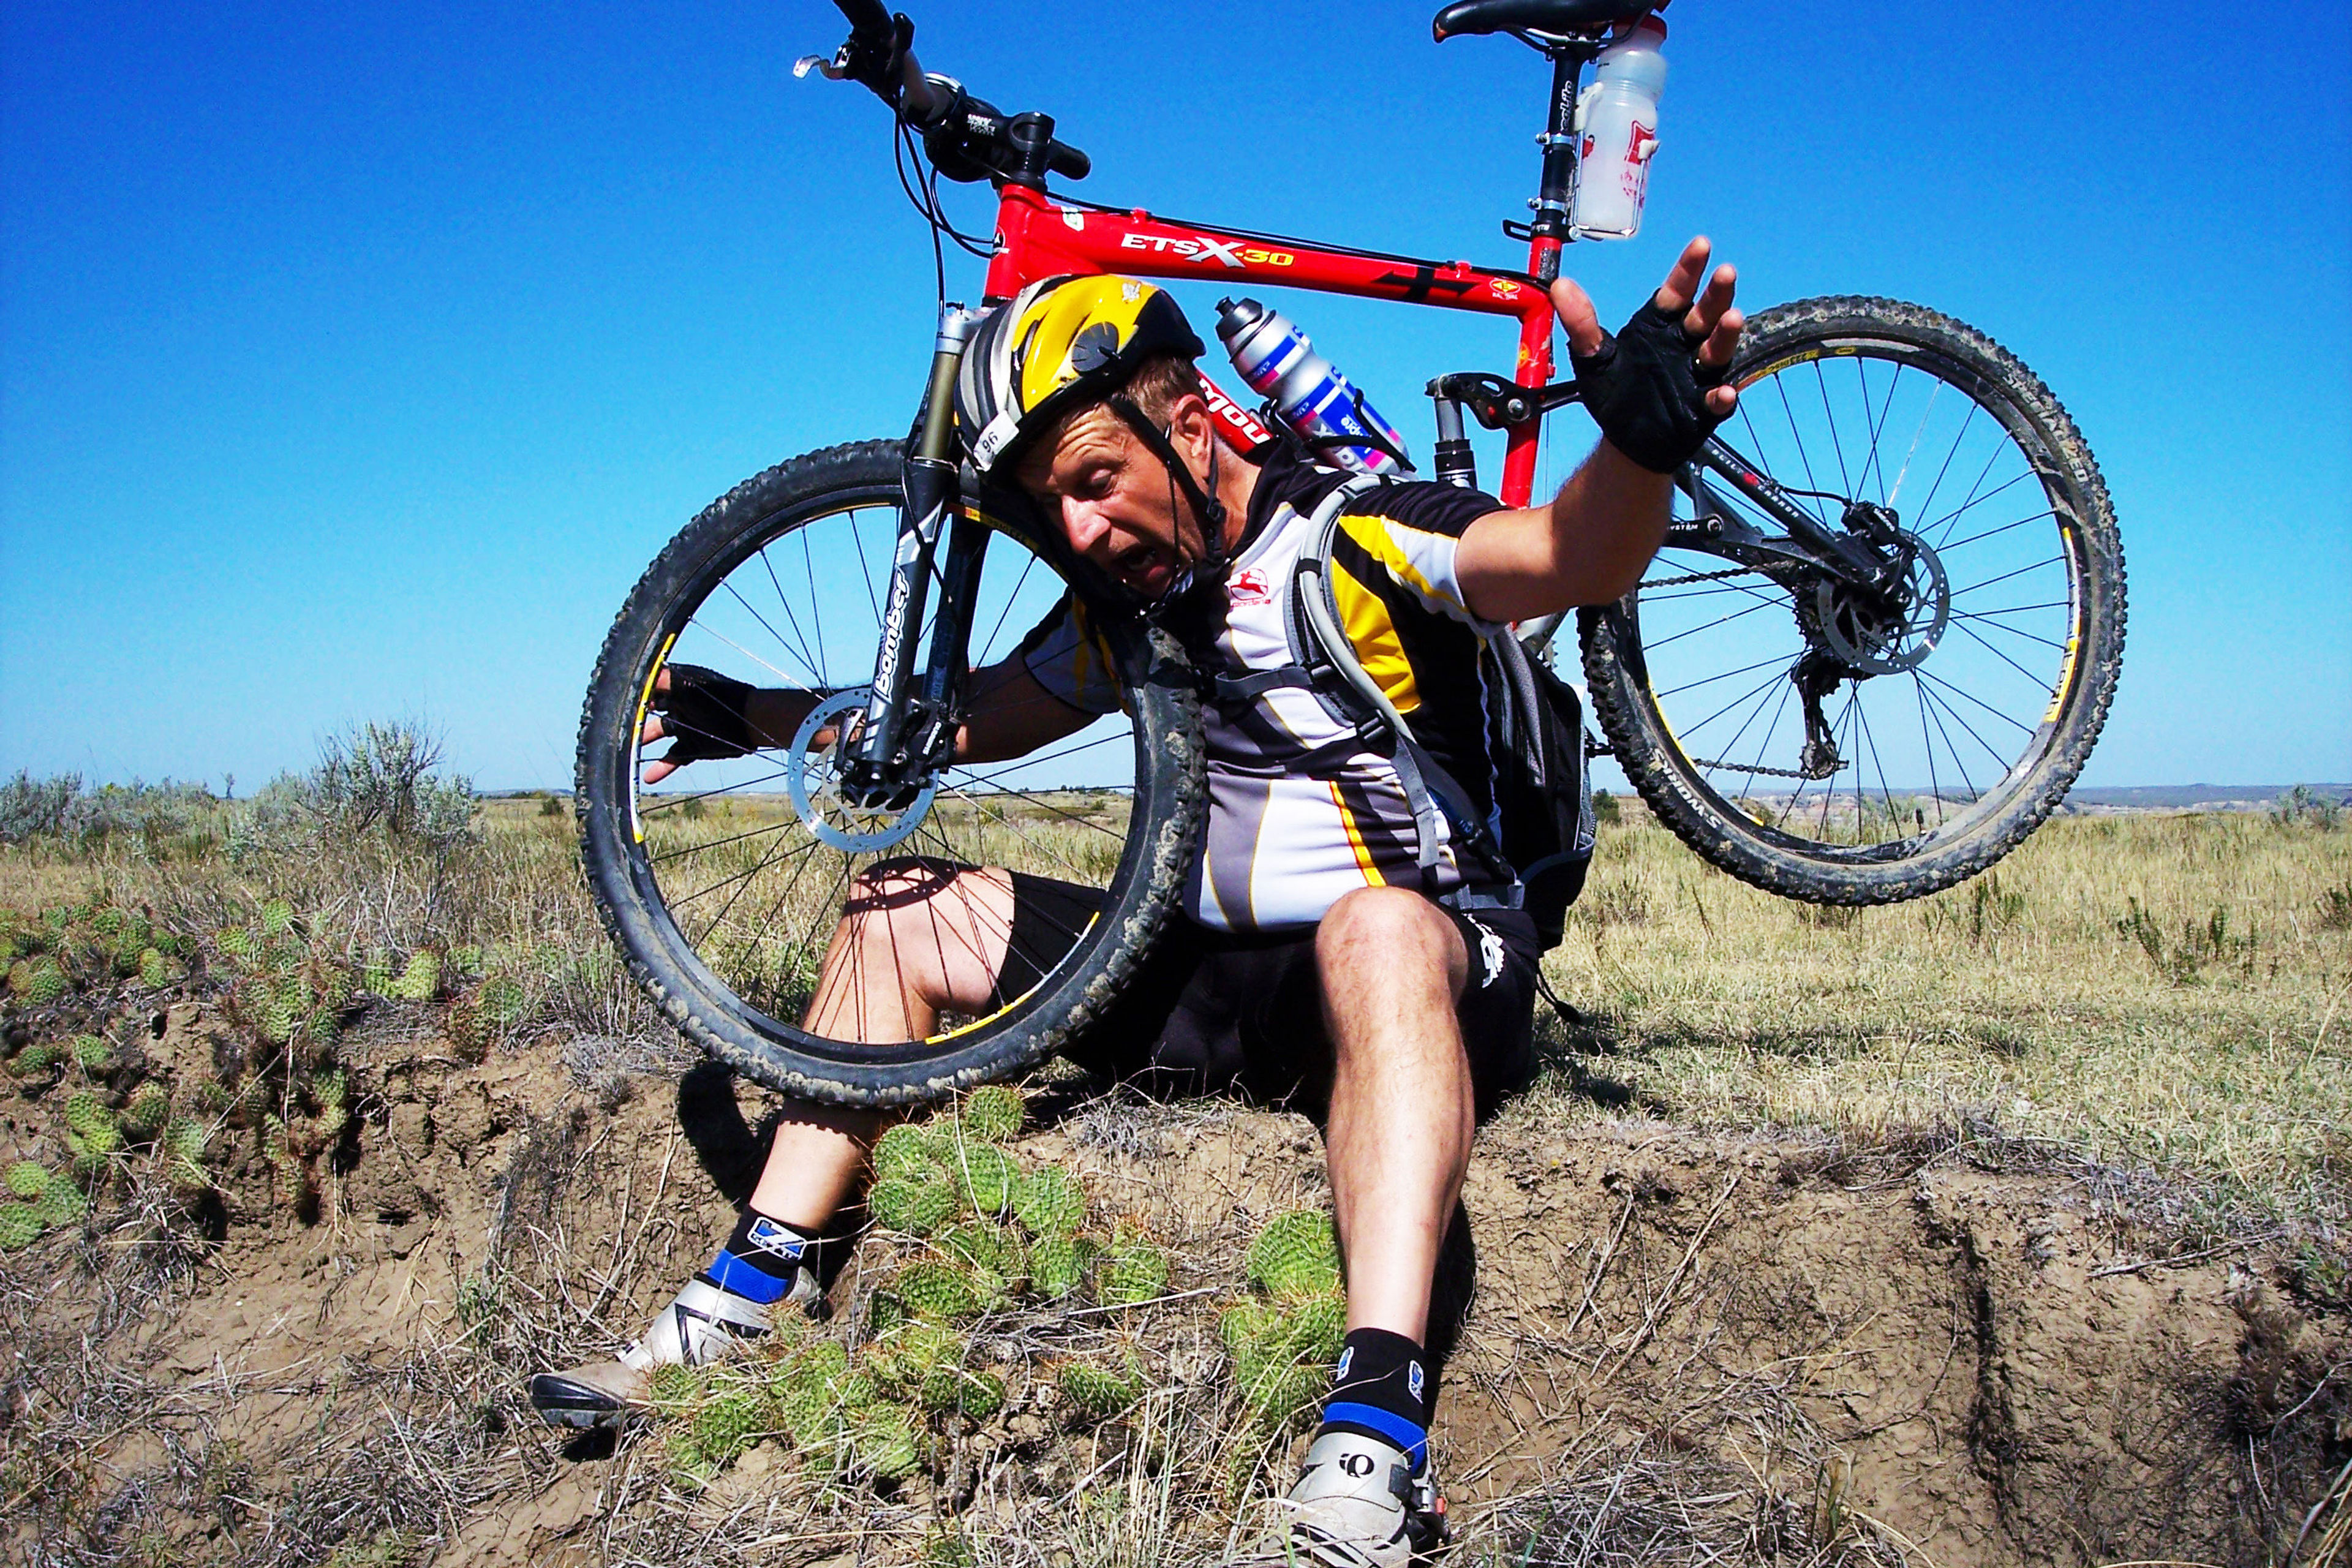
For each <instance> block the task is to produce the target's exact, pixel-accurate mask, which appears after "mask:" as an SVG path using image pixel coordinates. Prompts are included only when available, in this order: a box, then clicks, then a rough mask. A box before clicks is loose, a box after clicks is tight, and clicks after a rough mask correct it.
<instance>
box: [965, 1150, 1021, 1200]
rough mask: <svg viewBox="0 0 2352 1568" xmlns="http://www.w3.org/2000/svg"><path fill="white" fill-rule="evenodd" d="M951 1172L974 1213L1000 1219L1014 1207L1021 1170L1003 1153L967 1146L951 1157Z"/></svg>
mask: <svg viewBox="0 0 2352 1568" xmlns="http://www.w3.org/2000/svg"><path fill="white" fill-rule="evenodd" d="M949 1169H950V1173H951V1174H953V1175H954V1176H955V1177H956V1178H957V1180H958V1183H959V1184H960V1185H961V1191H962V1196H963V1199H964V1201H965V1202H966V1203H968V1204H970V1205H971V1207H972V1210H973V1211H974V1212H975V1213H978V1214H984V1215H998V1214H1003V1212H1004V1211H1005V1210H1006V1209H1008V1208H1010V1207H1012V1206H1013V1183H1014V1182H1015V1181H1016V1180H1018V1179H1019V1175H1020V1170H1019V1167H1017V1166H1015V1165H1014V1164H1013V1157H1012V1156H1011V1155H1009V1154H1007V1153H1005V1152H1004V1151H1003V1150H1002V1149H997V1148H992V1147H991V1146H990V1145H988V1144H986V1143H973V1142H966V1143H965V1144H964V1145H963V1147H962V1148H961V1149H959V1150H957V1151H956V1152H955V1153H954V1154H953V1155H952V1156H950V1161H949Z"/></svg>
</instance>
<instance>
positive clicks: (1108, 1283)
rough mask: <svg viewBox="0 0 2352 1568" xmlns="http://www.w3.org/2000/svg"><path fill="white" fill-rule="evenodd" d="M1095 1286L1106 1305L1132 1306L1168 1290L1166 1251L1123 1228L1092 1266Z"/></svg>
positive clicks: (1161, 1294)
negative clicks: (1093, 1267)
mask: <svg viewBox="0 0 2352 1568" xmlns="http://www.w3.org/2000/svg"><path fill="white" fill-rule="evenodd" d="M1095 1290H1096V1293H1097V1295H1099V1296H1100V1297H1101V1298H1102V1300H1103V1304H1104V1305H1105V1306H1107V1307H1132V1306H1135V1305H1137V1304H1139V1303H1140V1302H1144V1301H1150V1300H1154V1299H1156V1298H1158V1297H1160V1296H1164V1295H1166V1294H1167V1292H1168V1255H1167V1254H1166V1253H1164V1252H1162V1251H1160V1248H1159V1247H1156V1246H1154V1245H1153V1244H1152V1243H1151V1242H1150V1240H1149V1239H1147V1238H1145V1237H1141V1236H1138V1235H1136V1234H1134V1233H1132V1232H1129V1231H1127V1230H1124V1229H1122V1230H1121V1231H1120V1232H1119V1234H1118V1235H1117V1236H1115V1237H1112V1238H1111V1244H1110V1246H1109V1247H1107V1248H1105V1249H1104V1251H1103V1255H1102V1258H1101V1261H1100V1262H1099V1263H1097V1266H1096V1268H1095Z"/></svg>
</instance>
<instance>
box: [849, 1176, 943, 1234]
mask: <svg viewBox="0 0 2352 1568" xmlns="http://www.w3.org/2000/svg"><path fill="white" fill-rule="evenodd" d="M933 1169H934V1171H935V1172H936V1167H934V1168H933ZM961 1206H962V1205H961V1201H960V1200H959V1199H958V1198H957V1196H956V1192H955V1189H954V1188H953V1187H950V1186H949V1185H948V1184H947V1180H946V1178H945V1177H944V1176H941V1175H939V1174H937V1173H934V1174H933V1175H932V1176H931V1177H930V1178H929V1179H928V1180H924V1181H909V1180H907V1179H905V1178H902V1177H898V1176H887V1177H885V1178H883V1179H882V1180H881V1181H878V1182H877V1183H875V1184H874V1186H873V1189H872V1190H871V1191H870V1192H868V1193H867V1194H866V1207H867V1209H868V1210H869V1211H870V1212H871V1213H872V1214H873V1215H874V1218H875V1221H876V1223H877V1224H878V1225H881V1226H884V1227H885V1228H886V1229H889V1230H896V1231H903V1232H905V1233H906V1234H907V1235H908V1236H929V1235H930V1234H932V1233H933V1232H934V1231H936V1230H938V1229H939V1228H940V1226H943V1225H945V1224H946V1223H947V1222H948V1221H950V1220H951V1219H953V1218H954V1217H955V1216H956V1214H957V1212H958V1210H959V1209H961Z"/></svg>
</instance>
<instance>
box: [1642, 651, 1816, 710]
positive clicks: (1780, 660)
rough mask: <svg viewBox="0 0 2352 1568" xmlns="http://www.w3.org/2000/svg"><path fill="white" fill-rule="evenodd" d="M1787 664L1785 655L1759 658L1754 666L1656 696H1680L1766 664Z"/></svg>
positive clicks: (1745, 666) (1726, 671)
mask: <svg viewBox="0 0 2352 1568" xmlns="http://www.w3.org/2000/svg"><path fill="white" fill-rule="evenodd" d="M1787 662H1788V656H1787V655H1785V654H1775V655H1773V656H1772V657H1771V658H1759V659H1758V660H1757V661H1756V662H1755V663H1754V664H1743V665H1741V666H1740V667H1739V668H1738V669H1727V670H1725V671H1724V672H1723V673H1722V674H1721V675H1710V676H1708V677H1706V679H1702V680H1694V681H1690V682H1688V683H1687V684H1685V685H1682V686H1677V687H1675V688H1674V689H1672V690H1668V691H1661V692H1659V693H1658V696H1659V697H1660V698H1661V699H1664V698H1668V697H1676V696H1680V695H1681V694H1682V693H1683V692H1685V691H1696V690H1697V689H1699V688H1700V687H1702V686H1713V685H1714V684H1715V683H1716V682H1717V681H1718V680H1729V679H1731V678H1732V677H1734V676H1736V675H1746V674H1747V673H1748V671H1750V670H1754V669H1761V668H1764V667H1765V666H1766V665H1768V664H1786V663H1787Z"/></svg>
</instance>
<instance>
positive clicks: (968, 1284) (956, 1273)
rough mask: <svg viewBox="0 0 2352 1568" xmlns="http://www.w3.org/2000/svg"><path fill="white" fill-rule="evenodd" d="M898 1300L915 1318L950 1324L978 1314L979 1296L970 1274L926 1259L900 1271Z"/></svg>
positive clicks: (967, 1271) (979, 1306)
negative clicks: (913, 1313)
mask: <svg viewBox="0 0 2352 1568" xmlns="http://www.w3.org/2000/svg"><path fill="white" fill-rule="evenodd" d="M897 1289H898V1295H899V1297H900V1298H901V1299H903V1300H905V1301H906V1303H907V1305H908V1307H909V1308H911V1309H912V1310H914V1312H915V1314H916V1315H917V1316H918V1317H924V1318H932V1319H942V1320H953V1319H956V1318H969V1317H971V1316H973V1315H975V1314H976V1313H978V1312H979V1311H980V1310H981V1292H980V1290H979V1289H977V1288H976V1286H975V1284H974V1282H973V1279H972V1276H971V1272H970V1271H969V1270H966V1269H962V1268H955V1267H953V1266H951V1265H950V1264H946V1263H940V1262H934V1261H931V1260H929V1259H926V1260H924V1261H922V1262H919V1263H910V1264H908V1266H907V1267H906V1268H903V1269H901V1270H899V1273H898V1284H897Z"/></svg>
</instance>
